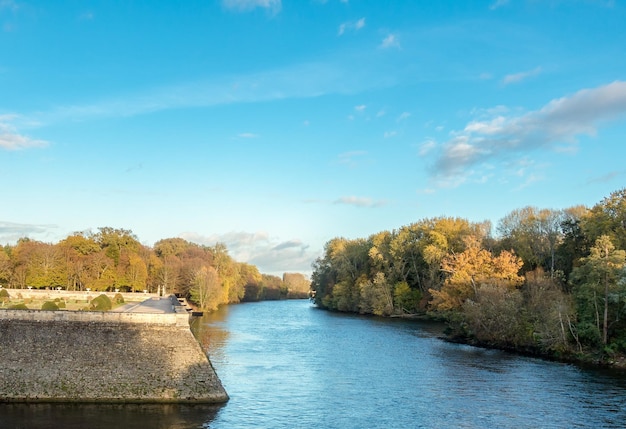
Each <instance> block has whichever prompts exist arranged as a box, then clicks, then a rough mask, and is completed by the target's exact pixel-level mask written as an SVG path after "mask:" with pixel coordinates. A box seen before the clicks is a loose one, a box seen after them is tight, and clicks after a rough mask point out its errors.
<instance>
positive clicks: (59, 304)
mask: <svg viewBox="0 0 626 429" xmlns="http://www.w3.org/2000/svg"><path fill="white" fill-rule="evenodd" d="M57 305H58V306H59V308H65V301H59V302H57Z"/></svg>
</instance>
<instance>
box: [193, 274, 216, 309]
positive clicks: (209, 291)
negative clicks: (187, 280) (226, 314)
mask: <svg viewBox="0 0 626 429" xmlns="http://www.w3.org/2000/svg"><path fill="white" fill-rule="evenodd" d="M189 293H190V296H191V300H192V301H193V302H195V303H196V304H197V305H198V307H200V308H201V309H202V310H216V309H217V307H218V305H220V304H221V303H222V301H221V295H222V291H221V287H220V279H219V275H218V274H217V270H216V269H215V268H213V267H207V266H203V267H201V268H200V269H198V270H197V271H196V272H195V273H194V276H193V281H192V285H191V288H190V290H189Z"/></svg>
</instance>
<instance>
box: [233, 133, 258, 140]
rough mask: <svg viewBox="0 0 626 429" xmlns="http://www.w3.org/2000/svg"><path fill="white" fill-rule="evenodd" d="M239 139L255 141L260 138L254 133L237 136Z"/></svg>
mask: <svg viewBox="0 0 626 429" xmlns="http://www.w3.org/2000/svg"><path fill="white" fill-rule="evenodd" d="M237 137H239V138H242V139H255V138H257V137H259V135H258V134H254V133H240V134H237Z"/></svg>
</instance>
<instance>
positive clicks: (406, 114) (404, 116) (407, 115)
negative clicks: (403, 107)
mask: <svg viewBox="0 0 626 429" xmlns="http://www.w3.org/2000/svg"><path fill="white" fill-rule="evenodd" d="M410 117H411V114H410V113H409V112H402V113H401V114H400V116H398V119H396V121H397V122H402V121H404V120H405V119H409V118H410Z"/></svg>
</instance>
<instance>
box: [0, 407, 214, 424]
mask: <svg viewBox="0 0 626 429" xmlns="http://www.w3.org/2000/svg"><path fill="white" fill-rule="evenodd" d="M220 408H221V406H215V405H184V406H183V405H171V404H167V405H164V404H160V405H159V404H118V405H112V404H108V405H107V404H0V428H2V429H59V428H63V429H87V428H89V429H105V428H106V429H111V428H124V429H147V428H150V429H152V428H154V429H191V428H201V427H203V425H208V424H209V423H210V422H211V421H212V420H213V419H214V418H215V416H216V415H217V413H218V411H219V410H220Z"/></svg>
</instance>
